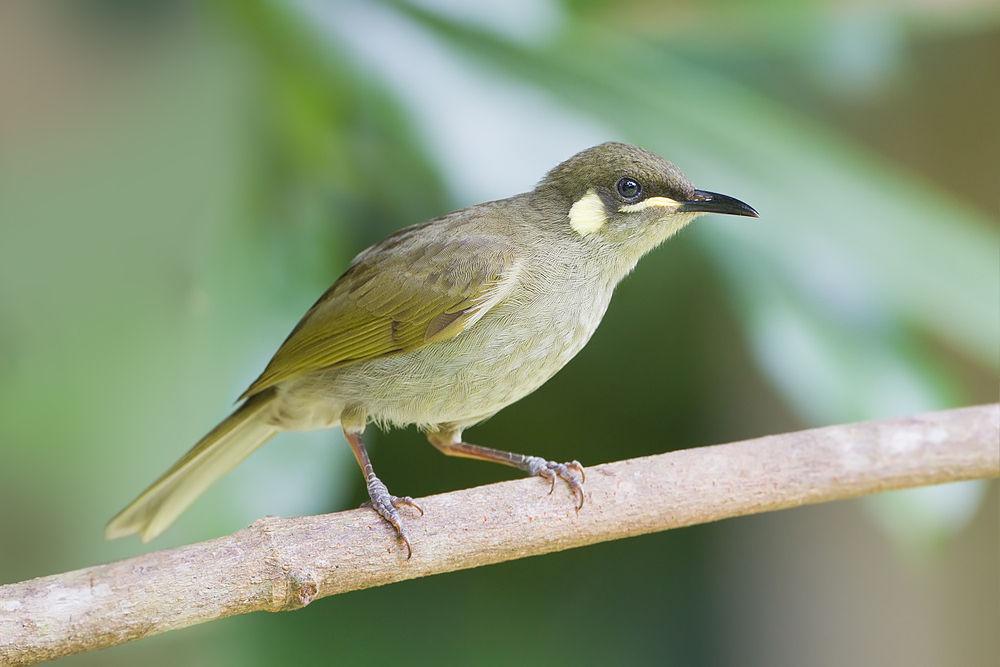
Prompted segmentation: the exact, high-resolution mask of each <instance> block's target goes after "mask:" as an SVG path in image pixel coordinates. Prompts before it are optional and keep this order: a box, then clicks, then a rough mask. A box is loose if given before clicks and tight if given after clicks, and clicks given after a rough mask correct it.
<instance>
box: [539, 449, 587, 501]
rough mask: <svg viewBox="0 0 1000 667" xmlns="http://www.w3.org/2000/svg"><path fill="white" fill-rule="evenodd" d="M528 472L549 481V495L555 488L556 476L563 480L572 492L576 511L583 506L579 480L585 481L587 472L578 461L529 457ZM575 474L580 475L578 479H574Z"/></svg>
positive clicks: (581, 487) (583, 496)
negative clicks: (560, 461) (559, 461)
mask: <svg viewBox="0 0 1000 667" xmlns="http://www.w3.org/2000/svg"><path fill="white" fill-rule="evenodd" d="M528 474H529V475H537V476H538V477H541V478H542V479H544V480H547V481H548V482H549V495H551V494H552V492H553V491H555V489H556V477H558V478H559V479H561V480H563V481H564V482H566V484H568V485H569V488H570V490H571V491H572V492H573V497H574V499H575V500H576V509H577V511H579V510H580V509H582V508H583V502H584V499H585V495H584V493H583V486H582V485H581V482H586V481H587V473H586V472H584V470H583V466H582V465H580V462H579V461H570V462H569V463H556V462H555V461H546V460H544V459H541V458H537V457H531V458H530V459H529V467H528ZM577 474H578V475H580V480H579V481H578V480H577V479H576V475H577Z"/></svg>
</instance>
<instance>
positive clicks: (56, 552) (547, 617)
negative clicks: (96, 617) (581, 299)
mask: <svg viewBox="0 0 1000 667" xmlns="http://www.w3.org/2000/svg"><path fill="white" fill-rule="evenodd" d="M998 62H1000V12H998V11H997V9H996V7H995V3H991V2H986V1H982V2H979V1H976V0H963V1H962V2H943V1H934V0H932V1H929V2H928V1H917V0H899V1H897V2H892V3H884V2H869V3H866V2H855V3H849V4H845V3H840V2H834V1H833V0H811V1H808V2H787V1H782V0H772V1H770V2H763V3H744V2H736V1H735V0H732V1H726V0H713V1H712V2H703V3H693V2H667V3H658V2H650V1H639V2H606V1H603V0H586V1H584V0H580V1H576V2H562V3H560V2H555V1H548V2H528V1H526V0H522V1H517V2H500V1H499V0H491V1H488V2H480V3H461V2H455V1H449V0H422V1H420V2H412V3H404V2H388V1H386V2H360V1H359V2H321V1H320V0H312V1H309V2H306V1H302V2H278V1H274V2H236V1H233V2H211V3H197V2H167V1H165V0H164V1H156V0H147V1H144V2H125V1H119V2H116V1H111V0H102V1H97V0H88V1H77V2H72V1H69V0H64V1H61V2H59V1H46V2H28V1H26V0H20V1H13V2H6V3H3V4H2V5H0V379H2V382H0V507H2V508H3V511H2V512H0V540H2V542H0V582H10V581H17V580H21V579H26V578H30V577H34V576H40V575H44V574H50V573H53V572H57V571H62V570H67V569H74V568H77V567H82V566H84V565H88V564H92V563H97V562H101V561H107V560H111V559H116V558H122V557H127V556H130V555H134V554H138V553H142V552H144V551H145V550H147V549H149V548H163V547H169V546H172V545H178V544H183V543H187V542H190V541H195V540H201V539H207V538H209V537H213V536H217V535H221V534H225V533H228V532H232V531H234V530H236V529H238V528H240V527H242V526H245V525H247V524H249V523H250V522H251V521H252V520H253V519H255V518H257V517H259V516H262V515H265V514H276V515H299V514H306V513H318V512H328V511H336V510H338V509H343V508H347V507H352V506H354V505H356V504H357V503H359V502H360V501H361V500H362V499H363V498H364V487H363V485H362V483H361V477H360V475H359V474H358V472H357V470H356V467H355V465H354V462H353V460H352V459H351V456H350V452H349V450H348V449H347V448H346V447H345V446H344V443H343V441H342V439H341V437H340V436H339V434H337V433H334V432H325V433H311V434H289V435H284V436H280V437H279V438H278V439H277V440H276V441H275V442H274V443H273V444H271V445H269V446H268V447H266V448H264V449H262V450H261V451H260V452H258V453H257V454H255V455H254V456H253V457H251V459H250V460H248V461H247V462H246V463H245V464H243V465H242V466H241V467H240V468H239V469H238V470H237V471H236V472H234V473H233V474H232V475H230V476H229V477H227V478H226V479H225V480H223V481H222V482H220V483H219V484H217V485H216V486H215V487H213V488H212V489H211V490H210V491H209V492H208V493H207V494H206V495H205V496H204V497H203V498H202V499H200V500H199V501H198V502H197V504H195V505H194V506H193V507H192V508H191V509H190V510H189V511H188V512H187V513H186V514H185V515H184V516H183V517H182V518H181V519H180V520H179V521H178V523H177V524H176V525H175V526H174V527H173V528H171V529H170V530H169V531H168V532H167V533H166V534H165V535H164V536H163V537H162V538H160V539H158V540H157V541H156V542H154V543H153V544H152V545H151V546H149V547H146V546H142V545H140V544H138V543H137V542H135V541H119V542H114V543H108V542H105V541H103V539H102V534H101V533H102V528H103V525H104V523H105V522H106V520H107V519H108V518H109V517H110V516H111V515H112V514H114V513H115V512H116V511H117V510H118V509H120V508H121V506H122V505H124V503H126V502H127V501H128V500H129V499H131V498H132V497H133V496H134V495H135V494H136V493H137V492H138V491H139V490H141V488H142V487H144V486H145V485H146V484H147V483H148V482H150V481H152V479H153V478H154V477H155V476H157V475H158V474H159V473H160V472H162V470H163V469H165V468H166V467H167V466H168V465H169V464H170V463H172V462H173V461H174V460H175V459H176V458H177V457H178V456H179V455H180V454H182V453H183V452H184V451H185V450H186V449H187V448H188V447H189V446H190V444H191V443H193V442H194V441H195V440H196V439H197V438H198V437H199V436H200V435H202V434H203V433H204V432H205V431H206V430H208V429H209V428H210V427H211V426H212V425H214V423H215V422H216V421H217V420H218V419H219V418H221V417H222V416H223V415H224V414H226V412H227V411H228V409H229V407H230V405H231V401H232V399H233V398H235V396H236V395H238V394H239V392H240V391H241V390H242V389H243V388H245V386H246V385H247V384H248V383H249V382H250V381H251V380H252V379H253V378H254V377H255V376H256V374H257V373H258V372H259V371H260V370H261V368H262V367H263V364H264V363H265V362H266V360H267V358H268V356H269V354H270V353H271V352H272V351H273V350H274V348H275V347H276V346H277V344H278V343H279V342H280V341H281V340H282V339H283V337H284V336H285V335H286V334H287V332H288V330H289V329H290V328H291V326H292V324H293V323H294V322H295V321H296V319H297V318H298V317H299V316H300V315H301V314H302V313H303V312H304V311H305V309H306V308H308V306H309V305H310V304H311V303H312V302H313V301H314V300H315V298H316V296H317V295H318V294H319V293H321V291H322V290H323V289H325V287H326V286H327V285H328V284H329V283H330V282H331V281H332V280H333V279H334V278H335V277H336V276H337V275H339V273H340V272H341V271H342V270H343V269H344V268H345V266H346V264H347V262H348V261H349V260H350V258H351V257H352V256H353V255H354V254H355V253H356V252H358V251H360V250H361V249H363V248H364V247H366V246H367V245H369V244H370V243H373V242H375V241H377V240H378V239H380V238H381V237H383V236H384V235H385V234H387V233H389V232H390V231H392V230H394V229H397V228H399V227H402V226H405V225H408V224H412V223H415V222H418V221H420V220H422V219H424V218H427V217H431V216H434V215H438V214H440V213H442V212H445V211H447V210H451V209H454V208H458V207H461V206H465V205H469V204H473V203H476V202H478V201H483V200H487V199H494V198H499V197H504V196H507V195H510V194H513V193H515V192H520V191H524V190H527V189H530V188H531V187H532V186H533V184H534V183H535V182H536V181H537V180H538V179H539V178H540V177H541V176H542V174H543V173H544V172H545V170H546V169H548V168H549V167H551V166H552V165H554V164H555V163H557V162H559V161H560V160H562V159H564V158H566V157H568V156H569V155H571V154H572V153H574V152H576V151H578V150H580V149H582V148H585V147H586V146H589V145H592V144H595V143H599V142H601V141H605V140H610V139H617V140H625V141H630V142H634V143H637V144H640V145H643V146H645V147H647V148H649V149H651V150H654V151H657V152H659V153H661V154H662V155H664V156H665V157H667V158H668V159H670V160H672V161H674V162H675V163H677V164H678V165H679V166H680V167H681V168H682V169H683V170H684V171H685V172H686V173H687V174H688V175H689V176H690V177H691V179H692V180H693V181H694V182H695V183H696V184H697V185H698V186H699V187H702V188H705V189H709V190H714V191H719V192H725V193H728V194H732V195H734V196H737V197H740V198H741V199H744V200H746V201H748V202H750V203H751V204H753V205H754V206H755V207H756V208H757V209H758V210H759V211H760V212H761V219H760V220H758V221H754V222H747V221H745V220H742V219H726V218H722V217H718V216H709V217H706V218H704V219H702V220H701V221H699V222H698V223H697V224H695V225H693V226H692V227H691V228H690V229H689V230H686V231H685V232H684V233H683V234H681V235H680V236H679V237H677V238H676V239H674V240H672V241H671V242H670V243H669V244H668V245H666V246H665V247H663V248H661V249H659V250H657V251H656V252H655V253H653V254H652V255H650V256H649V257H648V258H646V259H645V260H643V262H642V263H641V264H640V265H639V267H638V269H637V270H636V271H635V274H634V275H633V276H631V277H630V278H628V279H627V280H626V282H625V283H624V284H623V285H622V286H621V288H620V289H619V290H618V293H617V295H616V297H615V301H614V302H613V303H612V305H611V308H610V310H609V312H608V315H607V317H606V319H605V322H604V324H603V326H602V327H601V329H600V330H599V331H598V332H597V334H596V335H595V337H594V339H593V340H592V342H591V343H590V345H589V346H588V347H587V348H586V349H585V351H584V352H582V353H581V354H580V355H579V357H578V358H577V359H576V360H574V361H573V362H572V363H571V364H570V365H569V366H568V367H567V368H566V369H565V370H564V371H563V372H561V373H560V374H559V375H557V376H556V377H555V378H554V379H553V380H551V381H550V382H549V383H548V384H546V385H545V386H544V387H543V388H541V389H540V390H539V391H538V392H536V393H535V394H533V395H532V396H531V397H529V398H527V399H525V400H523V401H521V402H520V403H518V404H516V405H514V406H511V407H510V408H508V409H506V410H504V411H503V412H502V413H500V414H499V415H497V416H496V417H495V418H494V419H492V420H490V421H488V422H487V423H485V424H483V425H481V426H479V427H477V428H476V429H474V430H473V431H470V439H472V440H473V441H475V442H481V443H483V444H488V445H493V446H498V447H503V448H509V449H513V450H517V451H526V452H530V453H534V454H539V455H544V456H546V457H548V458H552V459H557V460H566V459H573V458H577V459H580V460H581V461H582V462H583V463H584V464H592V463H598V462H602V461H610V460H616V459H622V458H628V457H634V456H640V455H644V454H650V453H657V452H663V451H668V450H672V449H680V448H685V447H692V446H698V445H704V444H713V443H718V442H725V441H729V440H737V439H744V438H748V437H753V436H758V435H763V434H768V433H778V432H783V431H788V430H794V429H798V428H803V427H807V426H815V425H823V424H830V423H837V422H843V421H850V420H859V419H869V418H882V417H890V416H896V415H904V414H908V413H913V412H917V411H922V410H930V409H937V408H946V407H953V406H959V405H967V404H972V403H982V402H989V401H995V400H996V396H997V385H996V372H997V369H998V366H1000V359H998V344H1000V238H998V219H1000V215H998V213H1000V199H998V197H1000V194H998V193H1000V159H998V158H997V156H998V155H1000V125H998V122H997V119H998V118H1000V86H998V85H996V84H997V77H998V69H997V63H998ZM368 440H369V441H370V442H371V443H372V452H373V457H374V461H375V464H376V469H377V470H378V471H379V473H380V476H381V477H382V479H384V480H385V481H386V483H387V484H388V485H389V487H390V488H391V489H393V490H394V492H395V493H399V494H409V495H413V496H420V495H426V494H430V493H437V492H442V491H447V490H450V489H457V488H462V487H467V486H472V485H476V484H483V483H488V482H491V481H496V480H499V479H506V478H510V477H511V476H513V473H511V472H510V471H506V470H504V469H502V468H500V467H497V466H489V465H486V464H482V463H477V462H473V461H463V460H457V459H446V458H444V457H442V456H441V455H440V454H438V453H437V452H436V451H434V450H433V448H431V447H430V446H428V445H427V444H426V443H425V442H424V441H423V439H422V438H421V437H420V435H419V434H418V433H416V432H414V431H412V430H405V431H396V432H392V433H387V434H381V433H378V432H377V431H375V430H374V429H370V430H369V432H368ZM998 526H1000V511H998V491H997V485H996V483H992V484H986V483H973V484H962V485H950V486H945V487H938V488H934V489H928V490H921V491H917V492H905V493H895V494H888V495H885V496H881V497H878V498H873V499H866V500H861V501H853V502H848V503H838V504H833V505H827V506H820V507H814V508H803V509H798V510H793V511H787V512H782V513H778V514H771V515H762V516H757V517H751V518H745V519H739V520H733V521H726V522H722V523H719V524H714V525H708V526H699V527H694V528H688V529H684V530H679V531H673V532H668V533H664V534H658V535H651V536H646V537H642V538H638V539H631V540H624V541H619V542H615V543H611V544H603V545H597V546H594V547H589V548H586V549H581V550H576V551H573V552H568V553H561V554H555V555H550V556H545V557H541V558H532V559H528V560H525V561H520V562H514V563H507V564H503V565H499V566H493V567H488V568H482V569H479V570H475V571H470V572H460V573H455V574H450V575H445V576H439V577H434V578H430V579H425V580H418V581H411V582H405V583H402V584H395V585H393V586H390V587H387V588H384V589H376V590H369V591H360V592H356V593H351V594H347V595H343V596H339V597H336V598H331V599H325V600H320V601H317V602H315V603H313V604H312V605H310V606H309V607H307V608H306V609H304V610H301V611H297V612H295V613H290V614H280V615H270V614H255V615H252V616H247V617H240V618H234V619H228V620H224V621H219V622H214V623H210V624H207V625H203V626H199V627H196V628H192V629H188V630H183V631H179V632H172V633H169V634H166V635H163V636H159V637H154V638H151V639H147V640H143V641H140V642H136V643H134V644H130V645H126V646H122V647H118V648H115V649H111V650H107V651H103V652H99V653H95V654H89V655H82V656H77V657H74V658H71V659H68V660H66V662H67V664H79V665H133V664H137V663H142V664H146V665H160V664H163V665H175V664H185V665H218V664H243V665H248V664H280V663H285V662H289V663H293V662H294V663H313V662H343V663H344V664H357V663H360V662H362V661H372V662H373V664H384V663H389V662H393V663H398V664H409V665H422V664H487V665H490V664H498V665H499V664H510V663H513V662H518V663H525V664H547V665H562V664H566V665H581V664H616V663H632V662H637V663H656V664H677V665H692V664H733V665H746V664H766V665H803V664H809V665H843V664H885V665H920V664H927V665H932V664H962V665H980V664H981V665H986V664H991V661H992V660H993V659H995V656H996V655H997V654H998V653H1000V640H998V636H997V633H996V628H997V627H1000V608H998V607H1000V602H998V600H1000V575H998V573H997V572H998V569H1000V568H998V565H1000V545H998V540H1000V536H998V532H1000V531H998ZM331 548H336V547H335V545H332V546H331ZM416 548H417V549H419V545H416Z"/></svg>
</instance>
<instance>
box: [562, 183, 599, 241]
mask: <svg viewBox="0 0 1000 667" xmlns="http://www.w3.org/2000/svg"><path fill="white" fill-rule="evenodd" d="M607 221H608V212H607V211H606V210H605V209H604V202H603V201H601V198H600V197H599V196H598V195H597V193H596V192H594V191H593V190H587V194H585V195H583V196H582V197H580V198H579V199H577V200H576V201H575V202H573V206H571V207H570V209H569V226H570V227H572V228H573V231H575V232H576V233H577V234H579V235H580V236H587V235H588V234H593V233H594V232H596V231H597V230H598V229H600V228H601V227H603V226H604V223H606V222H607Z"/></svg>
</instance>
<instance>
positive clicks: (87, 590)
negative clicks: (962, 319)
mask: <svg viewBox="0 0 1000 667" xmlns="http://www.w3.org/2000/svg"><path fill="white" fill-rule="evenodd" d="M997 476H1000V404H994V405H986V406H979V407H972V408H964V409H960V410H950V411H946V412H937V413H929V414H924V415H920V416H917V417H911V418H906V419H897V420H891V421H882V422H865V423H860V424H850V425H843V426H831V427H828V428H821V429H815V430H811V431H801V432H798V433H787V434H784V435H776V436H769V437H765V438H759V439H756V440H747V441H745V442H737V443H733V444H728V445H717V446H714V447H702V448H699V449H688V450H682V451H676V452H671V453H668V454H660V455H657V456H649V457H645V458H640V459H632V460H628V461H619V462H617V463H608V464H605V465H599V466H594V467H592V468H588V470H587V483H586V487H585V488H586V491H587V504H586V505H585V506H584V508H583V510H581V511H580V512H579V513H576V512H575V511H574V510H573V502H572V500H571V499H570V498H569V497H568V495H565V494H566V491H565V490H564V489H561V488H560V487H559V486H557V487H556V491H557V493H556V494H554V495H552V496H549V495H547V490H548V489H547V486H546V485H545V484H544V483H542V482H541V481H540V480H538V479H522V480H516V481H511V482H502V483H499V484H491V485H488V486H481V487H478V488H474V489H467V490H464V491H455V492H453V493H445V494H441V495H437V496H431V497H429V498H424V499H422V500H421V501H420V503H421V505H422V506H423V507H424V509H425V510H426V515H425V516H424V517H422V518H420V519H411V520H410V522H409V530H410V538H411V541H412V543H413V546H414V552H413V558H412V560H409V561H407V560H405V557H404V554H405V550H404V549H400V548H398V546H397V544H396V542H395V540H394V539H393V533H392V531H391V530H390V529H389V528H388V527H387V526H386V525H385V524H384V523H383V522H382V521H381V520H380V519H377V518H376V517H375V515H374V514H373V513H372V512H371V511H370V510H351V511H347V512H340V513H337V514H327V515H323V516H309V517H301V518H294V519H279V518H273V517H268V518H264V519H261V520H259V521H256V522H255V523H254V524H253V525H251V526H250V527H249V528H246V529H244V530H241V531H239V532H237V533H234V534H233V535H230V536H228V537H222V538H219V539H215V540H211V541H208V542H200V543H198V544H192V545H188V546H185V547H180V548H177V549H167V550H164V551H157V552H153V553H149V554H145V555H143V556H138V557H136V558H131V559H129V560H124V561H119V562H117V563H111V564H108V565H98V566H96V567H90V568H86V569H83V570H76V571H75V572H67V573H65V574H57V575H53V576H49V577H41V578H39V579H32V580H31V581H25V582H21V583H16V584H9V585H6V586H0V663H2V664H8V663H15V664H17V663H30V662H35V661H40V660H47V659H51V658H56V657H58V656H62V655H67V654H71V653H78V652H82V651H87V650H91V649H97V648H103V647H106V646H113V645H115V644H121V643H123V642H127V641H131V640H133V639H138V638H140V637H145V636H148V635H153V634H157V633H160V632H165V631H167V630H173V629H176V628H182V627H185V626H188V625H193V624H195V623H203V622H205V621H210V620H213V619H217V618H224V617H226V616H233V615H236V614H246V613H249V612H252V611H261V610H266V611H283V610H288V609H296V608H298V607H302V606H304V605H306V604H309V602H311V601H312V600H314V599H316V598H319V597H325V596H328V595H336V594H338V593H344V592H346V591H353V590H358V589H361V588H368V587H371V586H379V585H382V584H388V583H392V582H395V581H401V580H404V579H412V578H414V577H423V576H427V575H430V574H438V573H440V572H450V571H454V570H460V569H463V568H470V567H478V566H480V565H488V564H491V563H499V562H501V561H506V560H512V559H515V558H523V557H525V556H533V555H537V554H544V553H549V552H552V551H559V550H562V549H570V548H573V547H579V546H583V545H586V544H594V543H596V542H603V541H605V540H614V539H620V538H623V537H629V536H633V535H642V534H644V533H652V532H656V531H660V530H667V529H669V528H678V527H681V526H690V525H692V524H698V523H706V522H709V521H717V520H719V519H725V518H728V517H735V516H741V515H746V514H756V513H758V512H767V511H771V510H778V509H783V508H787V507H796V506H799V505H804V504H810V503H819V502H825V501H829V500H840V499H844V498H853V497H856V496H861V495H865V494H869V493H876V492H879V491H887V490H890V489H901V488H906V487H913V486H923V485H928V484H939V483H942V482H951V481H957V480H966V479H976V478H989V477H997Z"/></svg>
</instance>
